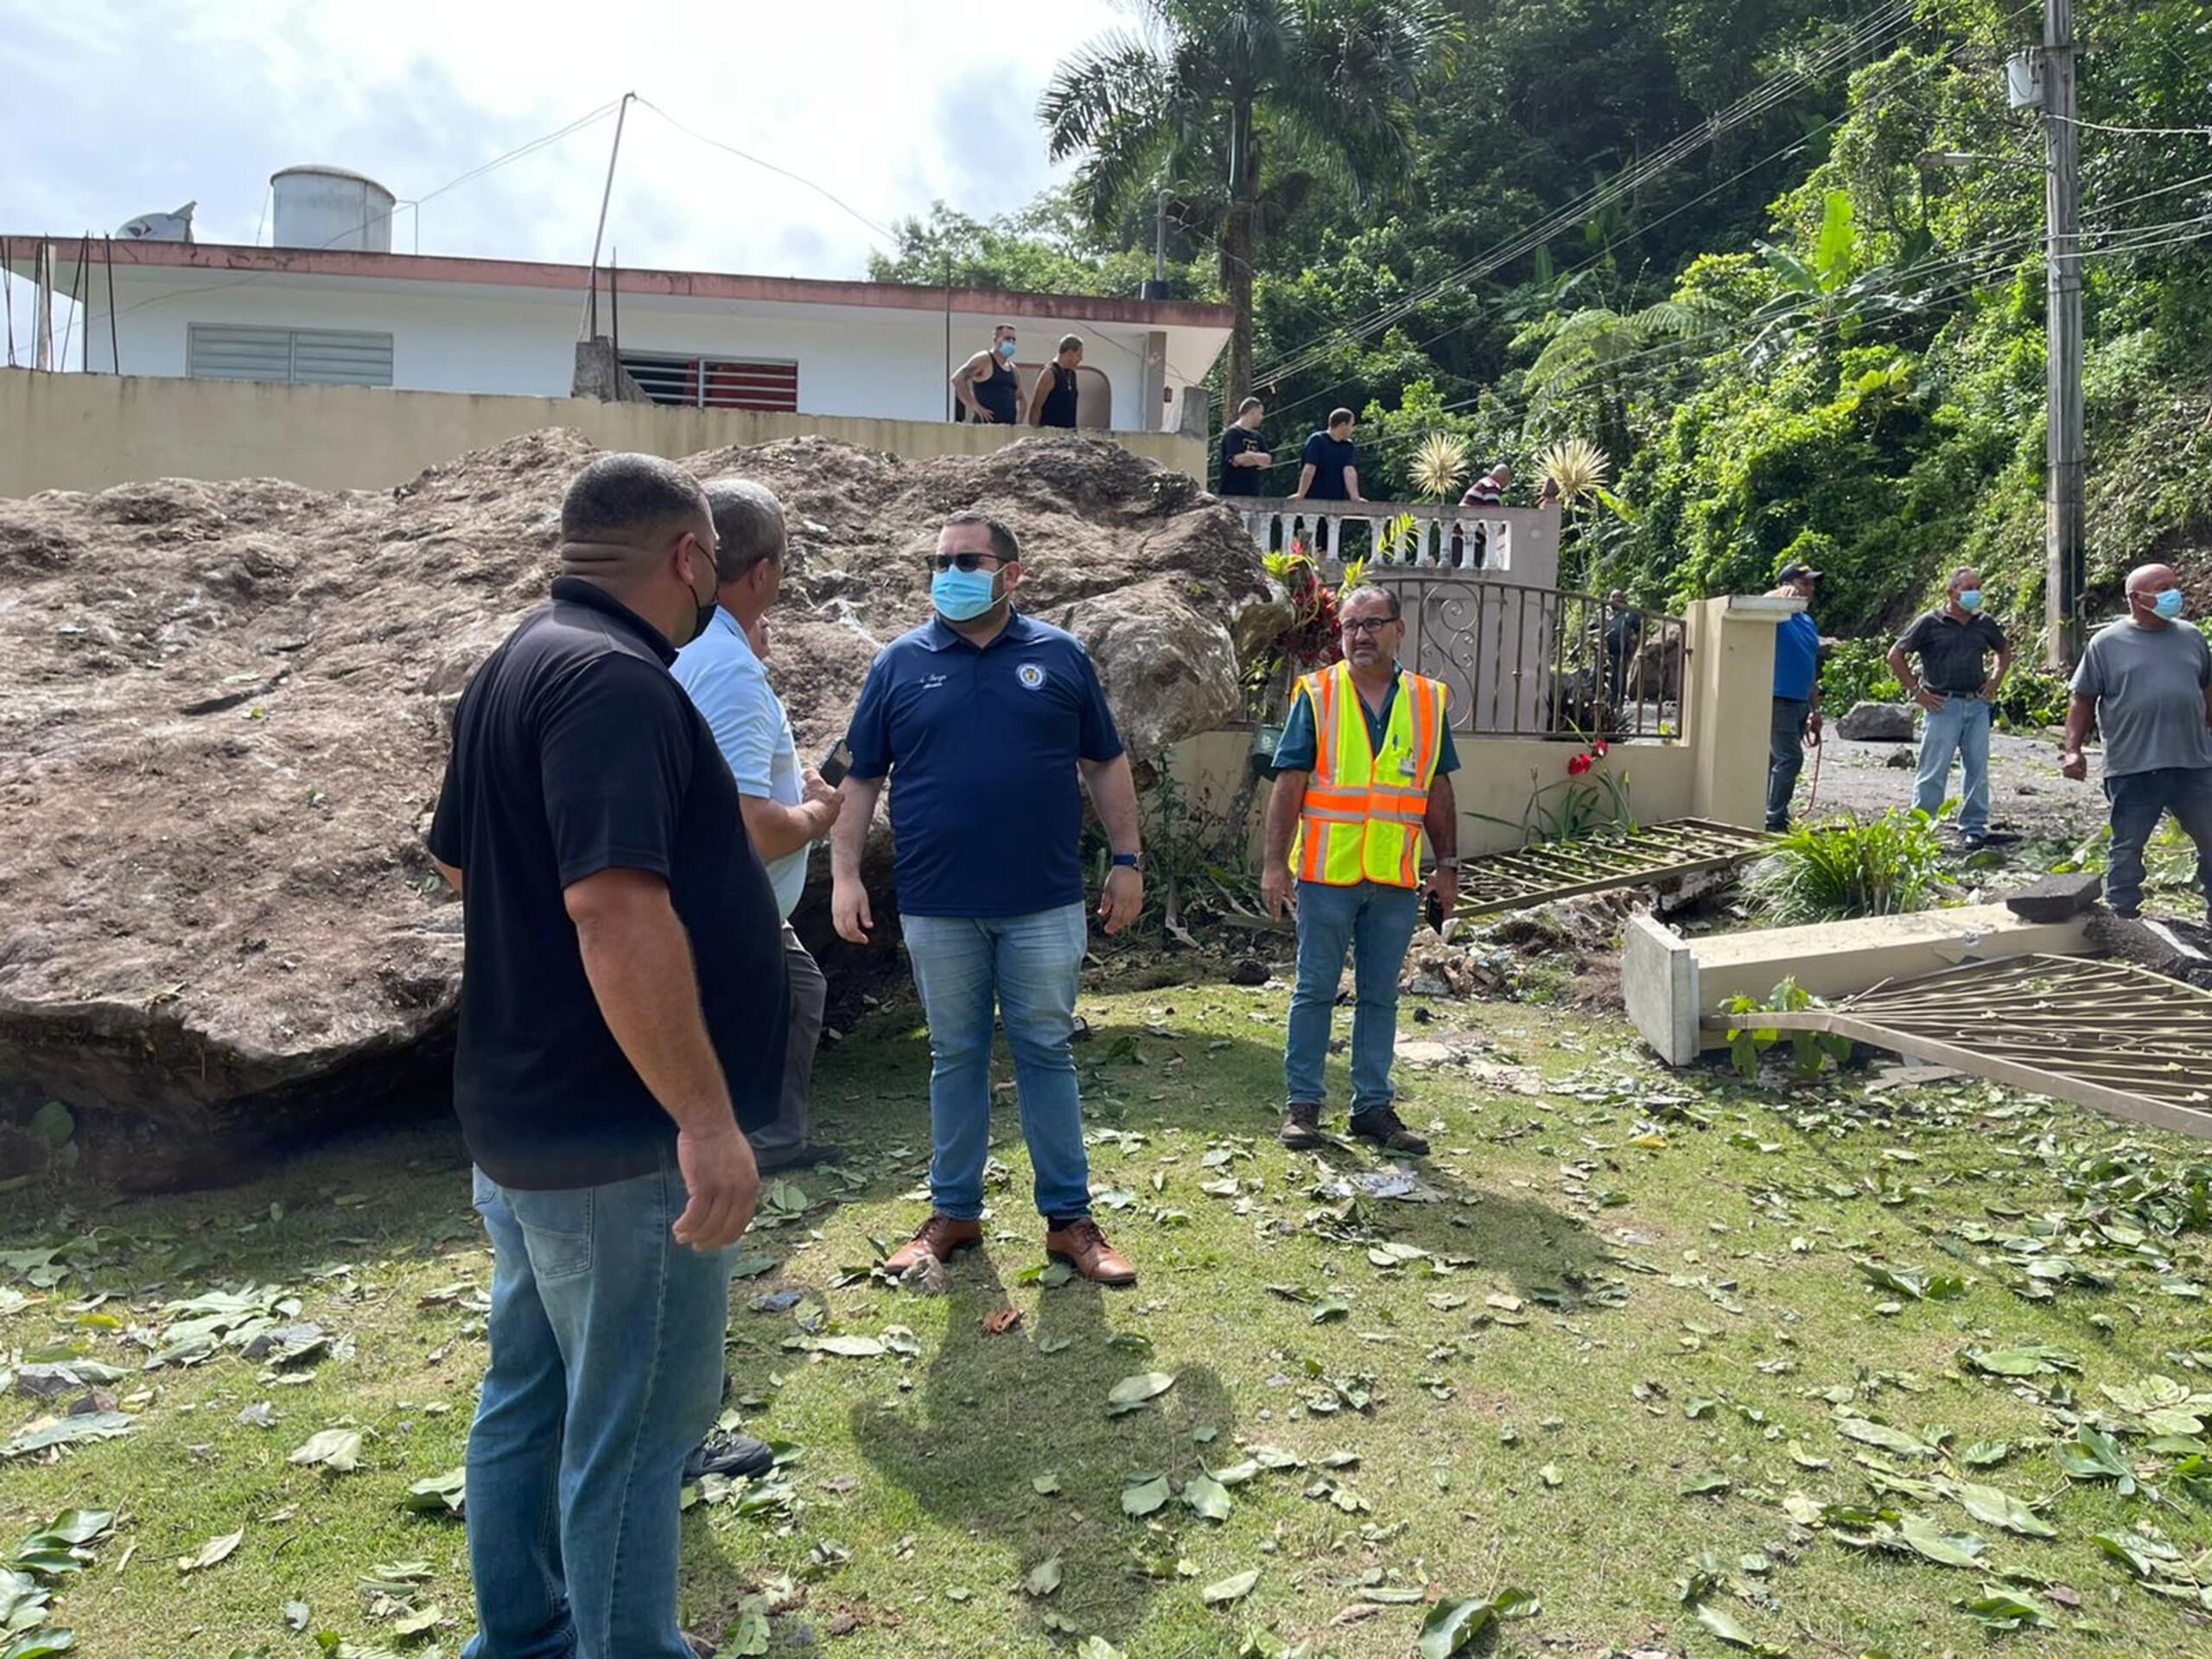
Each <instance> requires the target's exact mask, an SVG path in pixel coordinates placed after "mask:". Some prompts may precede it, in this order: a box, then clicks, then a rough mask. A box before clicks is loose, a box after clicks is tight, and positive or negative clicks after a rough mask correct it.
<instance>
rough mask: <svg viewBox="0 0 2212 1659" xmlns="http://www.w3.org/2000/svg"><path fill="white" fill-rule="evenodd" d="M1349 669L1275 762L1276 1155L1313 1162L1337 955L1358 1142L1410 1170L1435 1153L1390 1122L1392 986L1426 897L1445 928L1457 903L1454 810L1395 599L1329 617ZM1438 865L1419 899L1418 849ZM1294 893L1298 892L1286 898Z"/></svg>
mask: <svg viewBox="0 0 2212 1659" xmlns="http://www.w3.org/2000/svg"><path fill="white" fill-rule="evenodd" d="M1338 618H1339V626H1340V627H1341V629H1342V632H1343V638H1344V660H1343V661H1342V662H1340V663H1336V664H1332V665H1331V666H1329V667H1327V668H1325V669H1323V670H1321V671H1319V673H1315V674H1309V675H1307V676H1306V677H1304V678H1303V679H1301V680H1300V681H1299V683H1298V686H1297V689H1296V690H1295V691H1294V692H1293V693H1292V695H1291V704H1290V715H1289V718H1288V719H1287V721H1285V722H1284V726H1283V734H1282V741H1281V743H1279V744H1278V745H1277V746H1276V747H1275V768H1276V775H1275V785H1274V794H1273V795H1271V796H1270V797H1269V798H1268V825H1267V843H1266V845H1267V851H1266V862H1265V864H1264V867H1263V874H1262V876H1261V882H1260V892H1261V895H1262V898H1263V899H1265V901H1266V904H1267V908H1268V914H1269V915H1270V916H1278V917H1279V916H1281V914H1282V912H1283V909H1284V906H1286V905H1287V906H1290V907H1291V908H1292V909H1294V911H1295V912H1296V914H1297V918H1298V988H1297V990H1296V991H1295V992H1294V993H1293V994H1292V995H1291V999H1290V1030H1289V1035H1288V1039H1287V1042H1286V1044H1285V1046H1284V1050H1283V1078H1284V1084H1285V1088H1286V1092H1287V1097H1288V1099H1287V1109H1286V1112H1285V1116H1284V1120H1283V1126H1282V1131H1281V1135H1279V1136H1278V1137H1277V1138H1278V1139H1280V1140H1281V1142H1282V1143H1283V1145H1285V1146H1287V1147H1318V1146H1320V1145H1322V1144H1323V1143H1324V1141H1325V1136H1324V1135H1322V1133H1321V1102H1322V1082H1321V1071H1322V1064H1323V1062H1324V1060H1325V1058H1326V1057H1327V1055H1328V1051H1329V1021H1330V1014H1331V1012H1332V1009H1333V1008H1334V1007H1335V1006H1336V1000H1337V982H1338V979H1339V978H1340V977H1341V976H1342V975H1343V973H1344V952H1345V950H1347V949H1348V948H1349V949H1350V950H1351V954H1352V978H1353V982H1354V985H1355V988H1356V990H1355V1004H1354V1007H1353V1011H1352V1026H1351V1132H1352V1133H1353V1134H1354V1135H1358V1136H1360V1137H1361V1138H1362V1139H1363V1140H1368V1141H1373V1142H1375V1143H1376V1145H1377V1146H1380V1147H1383V1148H1384V1149H1385V1150H1387V1151H1390V1152H1401V1153H1410V1154H1415V1155H1419V1154H1425V1153H1427V1150H1428V1142H1427V1141H1425V1140H1423V1139H1422V1138H1421V1136H1420V1135H1415V1134H1414V1132H1413V1131H1412V1130H1411V1129H1409V1128H1407V1127H1406V1126H1405V1124H1404V1123H1402V1122H1400V1121H1399V1118H1398V1115H1397V1113H1396V1112H1395V1110H1393V1109H1392V1107H1391V1100H1392V1098H1393V1095H1392V1090H1391V1088H1390V1061H1391V1059H1392V1058H1393V1056H1394V1054H1395V1051H1396V1046H1397V1025H1398V976H1399V973H1400V971H1401V970H1402V969H1403V968H1404V966H1405V960H1406V950H1407V948H1408V946H1409V945H1411V944H1412V943H1413V937H1414V927H1415V925H1417V924H1418V923H1419V921H1420V919H1421V895H1422V892H1423V890H1424V887H1426V890H1427V893H1428V894H1429V895H1430V896H1431V897H1432V899H1434V900H1436V901H1437V902H1439V903H1440V904H1441V905H1442V906H1444V908H1445V910H1446V912H1448V911H1449V910H1450V909H1451V907H1452V905H1453V903H1454V902H1455V901H1456V899H1457V897H1458V884H1459V856H1458V854H1459V808H1458V806H1457V804H1456V803H1455V802H1454V801H1453V799H1452V779H1451V774H1452V772H1454V771H1456V770H1457V769H1458V768H1459V754H1458V752H1457V751H1456V750H1455V749H1454V748H1453V747H1452V728H1451V723H1450V721H1449V719H1448V718H1447V714H1446V706H1445V705H1446V696H1445V688H1444V686H1443V684H1442V683H1441V682H1440V681H1436V680H1432V679H1427V678H1425V677H1422V676H1421V675H1419V674H1408V673H1407V672H1406V671H1403V670H1402V669H1401V668H1400V667H1399V666H1398V660H1397V658H1398V648H1399V646H1400V645H1403V644H1404V643H1405V637H1406V625H1405V622H1404V620H1402V618H1401V616H1400V614H1399V608H1398V596H1397V595H1396V594H1395V593H1393V592H1391V591H1390V590H1389V589H1388V588H1376V587H1358V588H1352V589H1351V591H1349V592H1347V593H1345V594H1342V595H1341V596H1340V597H1339V598H1338ZM1424 833H1425V834H1426V835H1427V837H1428V843H1429V846H1430V848H1431V849H1433V852H1434V854H1435V863H1434V865H1433V868H1431V870H1430V872H1429V874H1428V877H1427V881H1426V883H1424V882H1423V880H1422V878H1421V836H1422V835H1423V834H1424ZM1294 878H1295V880H1296V887H1295V890H1294V888H1293V886H1292V883H1293V880H1294Z"/></svg>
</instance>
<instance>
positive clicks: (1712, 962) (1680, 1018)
mask: <svg viewBox="0 0 2212 1659" xmlns="http://www.w3.org/2000/svg"><path fill="white" fill-rule="evenodd" d="M1639 922H1640V923H1641V924H1642V925H1637V924H1638V923H1639ZM1625 939H1626V942H1625V946H1624V950H1623V953H1622V959H1621V976H1622V988H1623V991H1624V994H1625V995H1627V1001H1628V1009H1629V1017H1630V1020H1631V1021H1632V1022H1633V1023H1634V1025H1635V1027H1636V1029H1637V1035H1639V1036H1641V1037H1642V1038H1643V1040H1644V1041H1645V1042H1647V1043H1649V1045H1650V1046H1651V1047H1652V1049H1653V1050H1654V1051H1655V1052H1657V1053H1658V1054H1659V1055H1661V1056H1662V1058H1666V1059H1667V1060H1668V1061H1669V1064H1670V1065H1686V1064H1688V1060H1689V1059H1690V1058H1694V1057H1695V1054H1696V1052H1697V1049H1698V1047H1713V1046H1719V1045H1720V1044H1723V1043H1725V1042H1726V1040H1727V1038H1726V1033H1723V1032H1720V1031H1719V1030H1717V1029H1714V1028H1713V1027H1711V1026H1710V1025H1709V1024H1708V1023H1707V1020H1708V1019H1709V1017H1710V1016H1712V1015H1713V1014H1717V1013H1718V1012H1719V1009H1720V1008H1721V1007H1722V1006H1723V1005H1724V1004H1726V1002H1728V1001H1730V1000H1731V999H1732V998H1734V997H1738V996H1745V997H1749V998H1751V1000H1752V1001H1754V1002H1762V1003H1763V1002H1764V1001H1766V1000H1767V999H1768V998H1769V997H1770V995H1773V992H1774V988H1775V987H1776V986H1777V985H1778V984H1780V983H1781V982H1783V980H1785V979H1789V980H1794V981H1796V983H1797V985H1798V986H1799V987H1800V988H1802V989H1803V990H1806V991H1808V992H1810V993H1811V994H1812V995H1815V996H1817V997H1821V998H1825V999H1827V1000H1830V1001H1834V1000H1836V999H1838V998H1841V997H1846V996H1853V995H1857V994H1858V993H1859V992H1861V991H1864V990H1866V989H1867V988H1870V987H1872V986H1874V985H1877V984H1879V983H1881V982H1883V981H1885V980H1890V979H1899V978H1913V977H1917V976H1921V975H1923V974H1929V973H1934V972H1936V971H1937V970H1938V969H1944V968H1950V967H1955V966H1957V965H1959V964H1960V963H1973V962H1998V961H2003V960H2006V959H2008V958H2011V957H2029V956H2078V955H2082V954H2083V953H2085V952H2087V951H2088V950H2090V949H2091V946H2090V944H2089V939H2088V918H2087V917H2084V916H2075V917H2072V918H2068V919H2067V920H2064V921H2059V922H2031V921H2029V920H2027V919H2026V918H2024V917H2019V916H2015V915H2014V914H2013V913H2012V912H2011V911H2009V910H2007V909H2006V908H2005V906H2003V905H1996V904H1991V905H1961V906H1957V907H1955V908H1953V909H1948V910H1923V911H1918V912H1915V913H1913V914H1911V915H1910V916H1866V917H1860V918H1857V919H1856V920H1853V921H1847V922H1821V923H1818V924H1816V925H1812V926H1808V927H1775V928H1765V929H1762V930H1758V931H1751V932H1745V933H1719V934H1714V935H1712V936H1710V937H1707V938H1696V939H1685V938H1682V937H1681V935H1679V934H1677V933H1675V931H1674V930H1673V929H1671V928H1669V927H1668V926H1667V925H1665V924H1664V923H1662V922H1659V921H1656V920H1654V919H1652V918H1649V917H1643V918H1634V919H1632V920H1631V923H1630V926H1629V929H1628V931H1627V933H1626V936H1625ZM1685 960H1686V961H1687V963H1688V965H1687V967H1685V966H1684V965H1682V964H1683V963H1684V961H1685ZM1686 1020H1688V1021H1692V1022H1694V1024H1695V1025H1696V1027H1697V1028H1698V1041H1697V1044H1696V1045H1695V1046H1693V1045H1692V1044H1691V1043H1690V1042H1689V1040H1688V1033H1687V1029H1686V1027H1685V1021H1686ZM1678 1055H1679V1056H1681V1057H1682V1058H1675V1056H1678Z"/></svg>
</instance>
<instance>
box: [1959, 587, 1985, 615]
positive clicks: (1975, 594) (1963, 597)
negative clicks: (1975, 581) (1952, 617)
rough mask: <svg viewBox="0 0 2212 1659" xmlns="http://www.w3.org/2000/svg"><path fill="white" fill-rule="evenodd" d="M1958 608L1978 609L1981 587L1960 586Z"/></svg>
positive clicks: (1963, 609)
mask: <svg viewBox="0 0 2212 1659" xmlns="http://www.w3.org/2000/svg"><path fill="white" fill-rule="evenodd" d="M1959 608H1960V609H1961V610H1962V611H1978V610H1980V608H1981V589H1980V588H1960V589H1959Z"/></svg>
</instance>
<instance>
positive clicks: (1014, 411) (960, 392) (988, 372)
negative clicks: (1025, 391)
mask: <svg viewBox="0 0 2212 1659" xmlns="http://www.w3.org/2000/svg"><path fill="white" fill-rule="evenodd" d="M952 395H953V397H954V398H955V399H957V403H956V405H955V407H954V409H953V412H952V418H953V419H954V420H956V421H984V422H988V423H991V424H994V425H997V426H1012V425H1014V423H1016V422H1018V421H1019V420H1020V418H1021V410H1020V400H1021V381H1020V378H1019V377H1018V376H1016V375H1015V373H1014V327H1013V325H1012V324H1010V323H1004V322H1002V323H1001V324H1000V325H999V326H998V327H995V328H994V329H993V330H991V344H990V347H989V349H988V350H987V351H981V352H978V353H976V355H975V356H973V357H971V358H969V359H968V360H967V361H966V362H965V363H963V364H962V365H960V371H959V372H958V373H957V374H955V375H954V376H953V377H952Z"/></svg>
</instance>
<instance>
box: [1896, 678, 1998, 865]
mask: <svg viewBox="0 0 2212 1659" xmlns="http://www.w3.org/2000/svg"><path fill="white" fill-rule="evenodd" d="M1953 751H1956V752H1957V753H1958V757H1959V773H1960V777H1959V784H1960V789H1961V796H1962V798H1963V804H1961V807H1960V808H1959V828H1960V829H1961V830H1962V831H1963V832H1964V833H1966V834H1967V835H1969V836H1979V835H1980V834H1982V833H1983V832H1985V831H1986V830H1987V829H1988V828H1989V705H1988V704H1987V703H1986V702H1983V701H1982V700H1981V699H1980V697H1978V696H1965V695H1961V694H1960V693H1957V692H1950V693H1947V694H1946V695H1945V696H1944V698H1943V706H1942V708H1941V709H1934V710H1932V711H1930V713H1929V715H1928V718H1927V720H1926V721H1924V722H1923V724H1922V726H1921V729H1920V776H1919V777H1918V778H1917V779H1916V780H1915V781H1914V783H1913V786H1912V805H1913V810H1915V811H1917V812H1925V813H1926V814H1927V815H1928V816H1929V817H1931V818H1932V817H1935V816H1936V814H1937V813H1938V812H1940V811H1942V810H1943V798H1944V791H1945V788H1946V786H1947V785H1948V784H1949V783H1950V781H1951V755H1952V753H1953Z"/></svg>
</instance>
